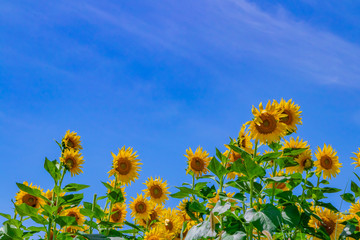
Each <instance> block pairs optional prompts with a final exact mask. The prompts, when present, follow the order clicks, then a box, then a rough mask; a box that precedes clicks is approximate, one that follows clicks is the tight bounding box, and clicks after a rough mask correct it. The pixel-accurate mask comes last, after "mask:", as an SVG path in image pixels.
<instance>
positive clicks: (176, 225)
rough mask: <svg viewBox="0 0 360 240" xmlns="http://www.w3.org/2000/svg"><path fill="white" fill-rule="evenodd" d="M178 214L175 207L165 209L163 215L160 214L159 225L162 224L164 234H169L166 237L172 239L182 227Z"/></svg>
mask: <svg viewBox="0 0 360 240" xmlns="http://www.w3.org/2000/svg"><path fill="white" fill-rule="evenodd" d="M179 215H180V214H178V210H175V209H171V208H168V209H165V210H164V212H163V215H161V216H160V225H159V226H162V229H163V231H164V232H165V234H167V235H168V236H169V238H168V239H172V238H173V237H174V236H176V235H177V234H178V233H180V231H181V229H182V220H181V219H180V216H179Z"/></svg>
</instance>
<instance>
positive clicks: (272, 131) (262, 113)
mask: <svg viewBox="0 0 360 240" xmlns="http://www.w3.org/2000/svg"><path fill="white" fill-rule="evenodd" d="M252 113H253V115H254V119H253V120H252V121H249V122H247V123H246V124H247V125H249V130H250V137H251V138H252V139H254V140H256V141H260V143H263V144H266V142H268V143H272V142H274V141H279V140H280V138H281V137H283V136H285V135H286V129H287V127H286V124H285V123H282V122H280V121H279V119H280V118H281V117H282V116H283V115H282V114H281V109H279V106H278V104H277V103H276V101H274V103H271V102H270V100H269V102H268V103H267V105H266V108H265V109H264V108H263V105H262V103H260V104H259V110H258V109H256V108H255V107H254V106H253V109H252Z"/></svg>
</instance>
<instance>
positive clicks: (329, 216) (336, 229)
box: [309, 207, 344, 240]
mask: <svg viewBox="0 0 360 240" xmlns="http://www.w3.org/2000/svg"><path fill="white" fill-rule="evenodd" d="M315 214H316V215H318V216H319V217H320V219H321V221H319V220H318V219H316V218H315V217H313V216H311V217H310V221H309V226H310V227H313V228H315V229H318V228H320V227H323V228H324V229H325V231H326V233H327V234H328V235H329V236H330V239H332V240H333V239H338V237H339V236H340V234H341V232H342V231H343V229H344V225H342V224H341V222H342V215H341V213H335V212H333V211H330V210H329V209H327V208H325V209H322V208H321V207H316V208H315ZM314 239H316V240H318V239H319V238H316V237H314Z"/></svg>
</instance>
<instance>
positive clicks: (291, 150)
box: [282, 148, 308, 157]
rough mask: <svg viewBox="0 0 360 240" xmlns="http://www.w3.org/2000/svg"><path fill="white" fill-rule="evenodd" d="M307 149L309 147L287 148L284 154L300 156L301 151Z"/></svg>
mask: <svg viewBox="0 0 360 240" xmlns="http://www.w3.org/2000/svg"><path fill="white" fill-rule="evenodd" d="M307 149H308V148H285V149H284V150H283V151H282V153H283V156H289V157H294V156H299V155H300V154H301V153H303V152H304V151H306V150H307Z"/></svg>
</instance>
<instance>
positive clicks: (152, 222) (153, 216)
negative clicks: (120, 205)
mask: <svg viewBox="0 0 360 240" xmlns="http://www.w3.org/2000/svg"><path fill="white" fill-rule="evenodd" d="M163 211H164V206H163V205H161V204H158V205H156V206H155V205H154V208H153V209H152V210H151V213H150V218H149V219H141V220H140V221H139V222H138V224H139V225H141V226H143V227H148V226H149V227H151V228H155V227H156V226H158V224H157V223H158V221H159V218H160V216H161V215H162V214H163Z"/></svg>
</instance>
